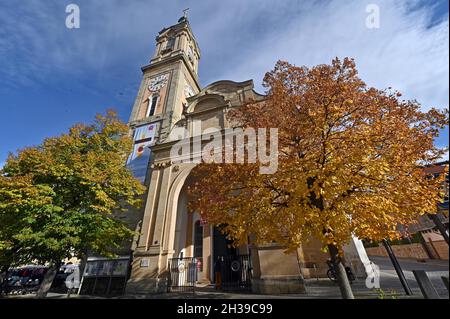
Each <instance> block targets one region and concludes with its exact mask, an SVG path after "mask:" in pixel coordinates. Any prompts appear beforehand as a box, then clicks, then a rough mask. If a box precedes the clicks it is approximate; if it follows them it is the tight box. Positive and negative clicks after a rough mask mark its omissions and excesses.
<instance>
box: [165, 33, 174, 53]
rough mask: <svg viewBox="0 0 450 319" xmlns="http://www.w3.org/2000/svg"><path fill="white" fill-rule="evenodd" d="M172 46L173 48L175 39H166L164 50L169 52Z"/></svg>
mask: <svg viewBox="0 0 450 319" xmlns="http://www.w3.org/2000/svg"><path fill="white" fill-rule="evenodd" d="M174 46H175V37H173V36H172V37H170V38H169V39H167V42H166V47H165V48H164V50H165V51H171V50H173V48H174Z"/></svg>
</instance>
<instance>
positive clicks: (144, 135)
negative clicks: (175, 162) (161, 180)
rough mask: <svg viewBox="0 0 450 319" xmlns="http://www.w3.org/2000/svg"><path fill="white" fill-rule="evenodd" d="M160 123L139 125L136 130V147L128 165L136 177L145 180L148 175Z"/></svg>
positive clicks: (142, 181)
mask: <svg viewBox="0 0 450 319" xmlns="http://www.w3.org/2000/svg"><path fill="white" fill-rule="evenodd" d="M158 125H159V124H158V123H153V124H147V125H143V126H139V127H137V128H136V129H135V131H134V136H133V138H134V143H135V144H134V148H133V153H131V155H130V157H129V158H128V161H127V167H128V168H129V169H130V170H131V171H132V172H133V175H134V177H136V178H137V179H138V180H140V181H141V183H144V182H145V176H146V175H147V167H148V163H149V162H150V157H151V150H150V147H151V146H152V145H154V144H155V143H156V138H155V136H156V132H157V130H158Z"/></svg>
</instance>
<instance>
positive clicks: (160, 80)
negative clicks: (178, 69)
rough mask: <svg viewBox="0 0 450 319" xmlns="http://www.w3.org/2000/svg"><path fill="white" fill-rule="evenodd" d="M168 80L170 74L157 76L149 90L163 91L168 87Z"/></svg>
mask: <svg viewBox="0 0 450 319" xmlns="http://www.w3.org/2000/svg"><path fill="white" fill-rule="evenodd" d="M168 78H169V75H168V74H164V75H159V76H157V77H156V78H154V79H152V80H151V82H150V85H149V87H148V89H149V90H150V91H152V92H156V91H159V90H161V88H163V87H164V86H165V85H166V83H167V79H168Z"/></svg>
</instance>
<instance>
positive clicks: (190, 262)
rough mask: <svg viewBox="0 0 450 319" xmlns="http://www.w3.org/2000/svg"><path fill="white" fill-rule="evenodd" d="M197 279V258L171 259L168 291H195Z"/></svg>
mask: <svg viewBox="0 0 450 319" xmlns="http://www.w3.org/2000/svg"><path fill="white" fill-rule="evenodd" d="M196 281H197V258H194V257H186V258H172V259H170V260H169V278H168V285H167V291H168V292H194V290H195V282H196Z"/></svg>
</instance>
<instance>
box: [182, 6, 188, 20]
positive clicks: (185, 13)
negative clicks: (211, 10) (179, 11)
mask: <svg viewBox="0 0 450 319" xmlns="http://www.w3.org/2000/svg"><path fill="white" fill-rule="evenodd" d="M188 11H189V8H186V9H184V10H183V16H184V17H185V18H187V12H188Z"/></svg>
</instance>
